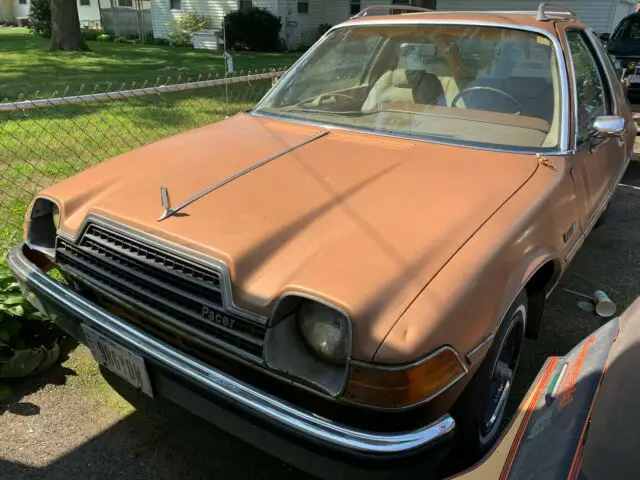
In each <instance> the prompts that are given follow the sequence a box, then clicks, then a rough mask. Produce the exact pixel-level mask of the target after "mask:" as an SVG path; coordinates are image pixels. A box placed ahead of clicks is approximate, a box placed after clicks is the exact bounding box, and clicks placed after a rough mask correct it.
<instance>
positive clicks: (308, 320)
mask: <svg viewBox="0 0 640 480" xmlns="http://www.w3.org/2000/svg"><path fill="white" fill-rule="evenodd" d="M298 315H299V317H298V321H299V324H300V332H301V333H302V336H303V338H304V339H305V341H306V342H307V345H308V346H309V348H311V350H313V352H314V353H315V354H316V355H318V357H320V358H321V359H323V360H325V361H327V362H331V363H335V364H338V365H343V364H344V363H345V362H346V360H347V356H348V354H349V345H348V342H349V326H348V324H347V319H346V318H345V316H344V315H343V314H341V313H340V312H338V311H337V310H335V309H333V308H331V307H328V306H326V305H323V304H321V303H318V302H314V301H309V300H307V301H304V302H303V303H302V305H300V309H299V311H298Z"/></svg>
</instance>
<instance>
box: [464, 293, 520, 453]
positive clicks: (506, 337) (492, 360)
mask: <svg viewBox="0 0 640 480" xmlns="http://www.w3.org/2000/svg"><path fill="white" fill-rule="evenodd" d="M526 321H527V295H526V293H525V292H521V293H520V294H519V295H518V297H517V298H516V300H515V301H514V303H513V305H512V306H511V308H510V309H509V311H508V312H507V315H506V316H505V318H504V321H503V322H502V325H500V328H499V329H498V332H497V333H496V336H495V338H494V341H493V345H492V346H491V348H490V349H489V352H488V353H487V356H486V357H485V358H484V360H483V361H482V364H481V365H480V368H479V369H478V371H477V372H476V374H475V375H474V377H473V379H472V380H471V382H470V383H469V385H468V386H467V388H466V389H465V391H464V392H463V394H462V395H461V397H460V399H459V400H458V402H457V403H456V405H455V407H454V408H453V410H452V414H453V416H454V418H455V420H456V432H457V433H456V440H455V442H456V445H455V449H454V450H455V453H454V455H456V456H458V457H462V458H461V459H464V461H466V462H468V463H471V462H475V461H476V460H478V459H480V458H481V457H482V456H483V455H484V454H485V453H487V452H488V451H489V449H490V448H491V447H492V446H493V444H494V443H495V442H496V440H497V439H498V437H499V435H500V431H501V428H500V427H501V424H502V420H503V419H504V413H505V409H506V406H507V401H508V399H509V394H510V393H511V389H512V386H513V380H514V377H515V372H516V369H517V367H518V360H519V358H520V352H521V350H522V345H523V342H524V332H525V326H526Z"/></svg>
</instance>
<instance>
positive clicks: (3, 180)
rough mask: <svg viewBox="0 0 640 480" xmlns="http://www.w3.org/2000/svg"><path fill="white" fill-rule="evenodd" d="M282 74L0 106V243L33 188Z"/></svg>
mask: <svg viewBox="0 0 640 480" xmlns="http://www.w3.org/2000/svg"><path fill="white" fill-rule="evenodd" d="M281 74H282V72H281V71H280V69H278V70H272V71H268V72H260V73H249V74H246V75H244V74H242V73H241V74H240V75H239V76H238V77H232V78H214V77H210V78H197V79H190V78H184V79H183V78H174V79H171V78H168V79H165V81H164V82H160V81H156V82H154V83H153V84H150V83H146V82H145V83H142V84H135V83H134V84H131V85H119V86H118V88H113V86H112V85H104V86H103V88H94V89H92V90H88V89H86V88H81V89H79V91H75V92H70V91H65V92H60V93H61V94H58V95H53V96H52V98H48V99H38V100H28V99H24V98H21V99H18V100H17V101H15V102H5V103H0V245H5V246H6V244H8V243H9V242H10V241H12V240H14V239H15V237H17V236H18V235H19V232H20V231H21V225H22V222H23V217H24V214H25V211H26V209H27V206H28V204H29V202H30V201H31V199H32V198H33V197H34V195H36V194H37V193H38V192H39V191H41V190H42V189H44V188H46V187H47V186H49V185H51V184H52V183H55V182H57V181H60V180H62V179H64V178H66V177H68V176H70V175H73V174H74V173H77V172H79V171H81V170H84V169H85V168H87V167H89V166H91V165H95V164H97V163H99V162H101V161H103V160H105V159H108V158H110V157H113V156H116V155H118V154H121V153H124V152H126V151H129V150H132V149H134V148H137V147H140V146H142V145H146V144H148V143H151V142H153V141H155V140H158V139H160V138H163V137H167V136H170V135H174V134H177V133H180V132H183V131H186V130H189V129H192V128H196V127H200V126H203V125H206V124H209V123H213V122H217V121H219V120H222V119H224V118H225V117H227V116H228V115H233V114H235V113H237V112H240V111H243V110H246V109H249V108H251V107H252V106H254V105H255V104H256V102H257V101H258V100H260V98H262V96H263V95H264V94H265V93H266V92H267V91H268V89H269V88H270V87H271V85H272V83H273V81H275V79H277V78H278V77H279V76H280V75H281Z"/></svg>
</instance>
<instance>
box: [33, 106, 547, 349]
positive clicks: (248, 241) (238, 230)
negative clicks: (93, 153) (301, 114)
mask: <svg viewBox="0 0 640 480" xmlns="http://www.w3.org/2000/svg"><path fill="white" fill-rule="evenodd" d="M321 131H322V129H321V128H319V127H312V126H305V125H299V124H293V123H289V122H284V121H279V120H272V119H265V118H260V117H257V116H252V115H246V114H241V115H238V116H235V117H233V118H231V119H229V120H227V121H224V122H220V123H218V124H215V125H210V126H207V127H204V128H200V129H197V130H192V131H190V132H187V133H184V134H181V135H178V136H175V137H172V138H169V139H165V140H162V141H159V142H156V143H154V144H151V145H148V146H146V147H143V148H140V149H138V150H135V151H132V152H129V153H127V154H124V155H121V156H119V157H117V158H115V159H113V160H110V161H108V162H104V163H102V164H101V165H98V166H96V167H93V168H91V169H89V170H87V171H85V172H83V173H81V174H80V175H77V176H75V177H72V178H70V179H68V180H66V181H64V182H62V183H60V184H57V185H55V186H53V187H51V188H49V189H48V190H47V191H45V192H44V193H45V195H48V196H50V197H52V198H55V199H57V200H58V201H59V202H60V205H61V210H62V225H61V228H62V229H63V230H64V231H66V232H67V233H69V234H71V235H76V234H77V233H78V232H79V230H80V228H81V226H82V224H83V222H84V221H85V219H86V217H87V215H89V214H95V215H98V216H103V217H108V218H110V219H112V220H114V221H116V222H121V223H123V224H126V225H128V226H130V227H133V228H136V229H138V230H140V231H144V232H146V233H149V234H151V235H155V236H157V237H162V238H164V239H165V240H169V241H171V242H175V243H177V244H180V245H182V246H185V247H187V248H190V249H192V250H196V251H198V252H200V253H204V254H205V255H210V256H212V257H215V258H218V259H220V260H222V261H224V262H226V264H227V265H228V267H229V270H230V273H231V279H232V288H233V295H234V300H235V302H236V304H238V305H239V306H243V307H245V308H250V309H252V310H255V311H258V312H260V313H262V314H266V315H268V314H270V313H271V311H272V309H273V307H274V305H275V303H276V302H277V299H278V298H279V297H280V296H281V295H282V294H283V293H285V292H292V291H293V292H301V293H304V294H307V295H312V296H315V297H319V298H322V299H324V300H326V301H328V302H331V303H333V304H335V305H337V306H339V307H340V308H342V309H344V310H345V311H346V312H347V313H348V314H349V315H350V316H351V318H352V319H353V323H354V327H353V328H354V356H355V357H356V358H361V359H371V358H372V357H373V355H374V354H375V351H376V349H377V348H378V346H379V345H380V343H381V342H382V340H383V339H384V337H385V336H386V335H387V333H388V332H389V330H390V328H392V326H393V325H394V323H395V322H396V320H397V319H398V318H399V316H400V315H401V314H402V312H404V311H405V310H406V309H407V308H408V306H409V305H410V304H411V302H412V301H413V300H414V299H415V297H416V296H417V295H418V294H419V293H420V292H421V290H422V289H423V288H424V287H425V286H426V285H427V284H428V283H429V281H430V280H431V279H432V278H433V276H434V275H435V274H436V273H437V272H438V271H439V270H440V269H441V268H442V267H443V266H444V265H445V264H446V263H447V261H448V260H449V259H450V258H451V257H452V255H454V254H455V253H456V251H457V250H458V249H460V248H461V247H462V246H463V245H464V243H465V241H466V240H467V239H468V238H469V237H470V236H471V235H473V233H474V232H475V231H476V230H477V229H478V228H480V227H481V226H482V224H483V223H484V222H485V221H486V220H487V219H488V218H489V217H490V216H491V215H492V214H493V213H494V212H495V211H496V210H497V209H498V208H500V206H501V205H502V204H503V203H504V202H505V201H507V200H508V198H509V197H510V196H511V195H512V194H513V193H514V192H515V191H516V190H517V189H518V188H519V187H521V186H522V185H523V183H525V182H526V181H527V180H528V179H529V178H530V177H531V176H532V175H533V173H534V172H535V170H536V168H537V165H538V162H537V159H536V158H535V156H533V155H524V154H523V155H521V154H513V153H500V152H492V151H485V150H479V149H473V148H463V147H455V146H447V145H438V144H433V143H427V142H421V141H414V140H408V139H400V138H391V137H384V136H378V135H371V134H364V133H356V132H348V131H340V130H332V131H331V132H330V133H329V134H328V135H326V136H324V137H322V138H320V139H317V140H315V141H313V142H311V143H308V144H307V145H304V146H302V147H300V148H298V149H295V150H293V151H291V152H290V153H287V154H285V155H283V156H281V157H279V158H277V159H275V160H273V161H272V162H269V163H268V164H266V165H264V166H261V167H259V168H257V169H255V170H252V171H251V172H250V173H247V174H246V175H243V176H241V177H239V178H237V179H235V180H233V181H231V182H229V183H228V184H226V185H224V186H223V187H221V188H219V189H217V190H215V191H213V192H211V193H209V194H207V195H205V196H204V197H202V198H200V199H198V200H197V201H195V202H194V203H192V204H190V205H189V206H187V207H186V208H184V209H183V210H182V211H181V212H180V213H179V214H177V215H174V216H171V217H169V218H167V219H165V220H163V221H158V218H159V217H160V215H161V214H162V211H163V209H162V205H161V199H160V188H161V186H166V187H168V189H169V192H170V197H171V199H172V201H173V202H174V205H177V204H178V203H180V202H182V201H184V200H186V199H189V198H190V197H192V196H193V195H195V194H197V193H198V192H201V191H202V190H204V189H206V188H207V187H210V186H211V185H213V184H215V183H216V182H220V181H222V180H224V179H227V178H228V177H230V176H231V175H233V174H235V173H237V172H238V171H240V170H242V169H244V168H246V167H249V166H251V165H253V164H255V163H256V162H259V161H261V160H264V159H266V158H268V157H270V156H272V155H274V154H276V153H277V152H281V151H283V150H286V149H288V148H290V147H292V146H295V145H296V144H299V143H301V142H304V141H305V140H307V139H309V138H311V137H312V136H313V135H316V134H317V133H319V132H321ZM425 328H428V326H425Z"/></svg>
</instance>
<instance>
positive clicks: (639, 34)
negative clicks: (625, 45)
mask: <svg viewBox="0 0 640 480" xmlns="http://www.w3.org/2000/svg"><path fill="white" fill-rule="evenodd" d="M611 38H612V40H640V19H639V18H636V17H633V18H629V19H627V20H623V21H622V23H621V24H620V26H619V27H618V28H617V29H616V31H615V32H614V33H613V36H612V37H611Z"/></svg>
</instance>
